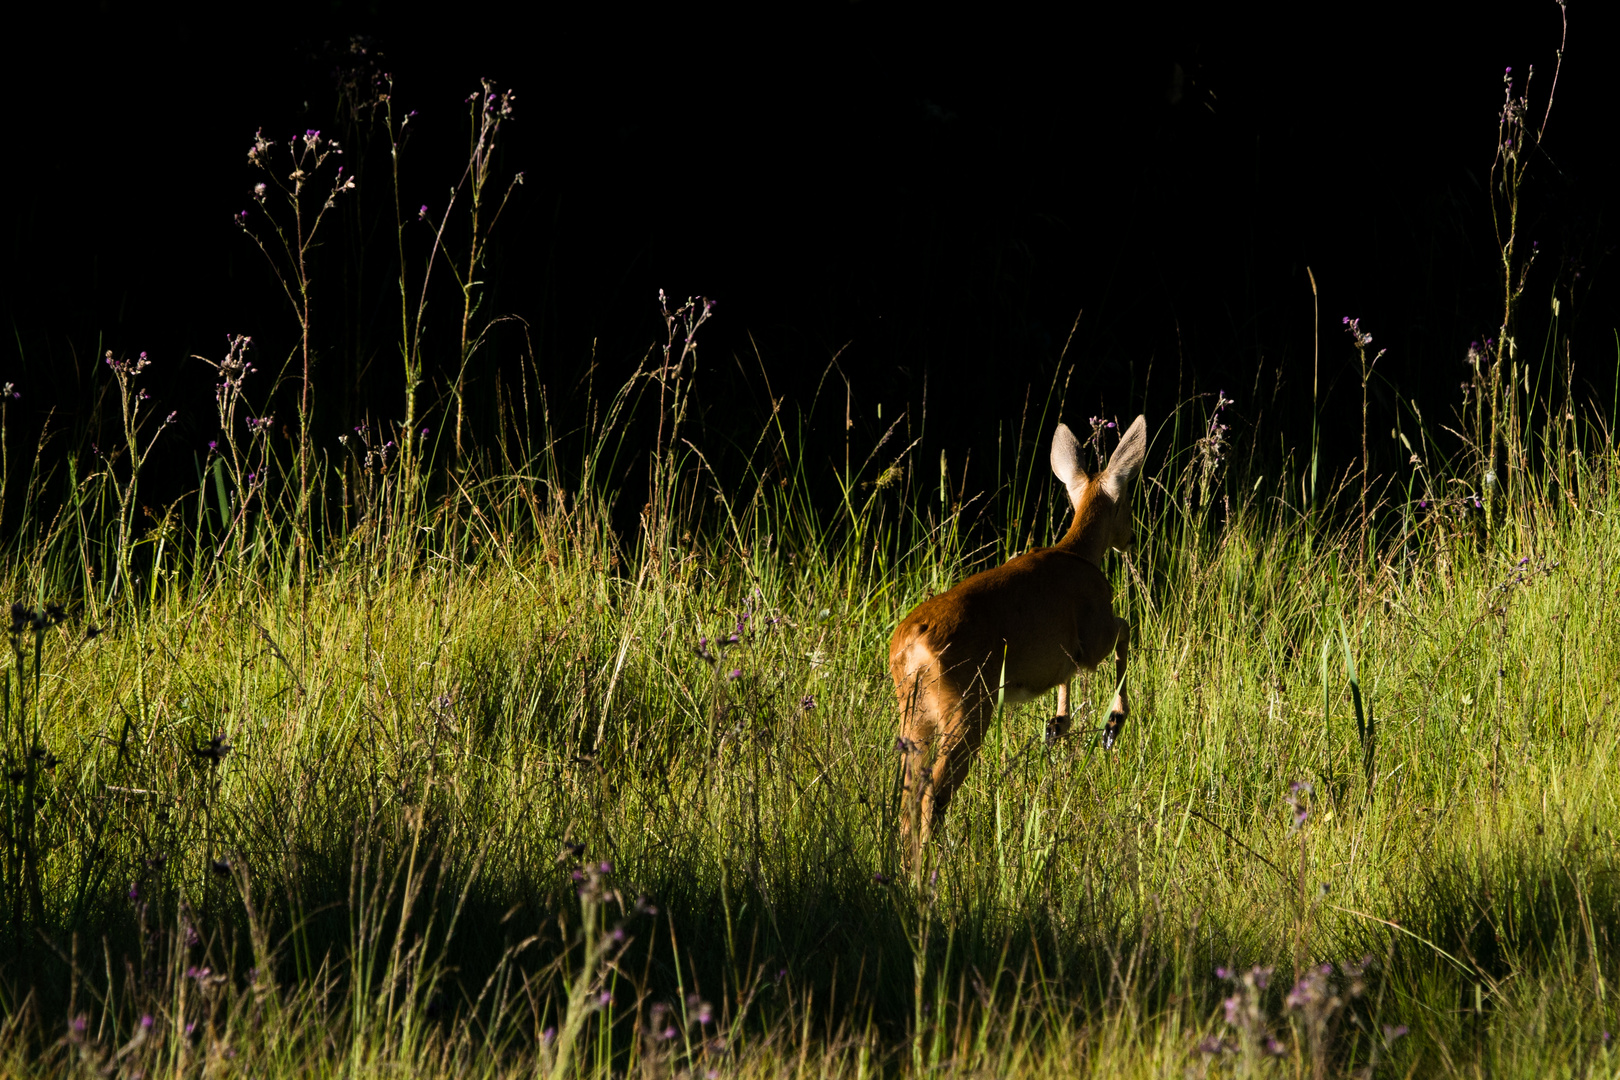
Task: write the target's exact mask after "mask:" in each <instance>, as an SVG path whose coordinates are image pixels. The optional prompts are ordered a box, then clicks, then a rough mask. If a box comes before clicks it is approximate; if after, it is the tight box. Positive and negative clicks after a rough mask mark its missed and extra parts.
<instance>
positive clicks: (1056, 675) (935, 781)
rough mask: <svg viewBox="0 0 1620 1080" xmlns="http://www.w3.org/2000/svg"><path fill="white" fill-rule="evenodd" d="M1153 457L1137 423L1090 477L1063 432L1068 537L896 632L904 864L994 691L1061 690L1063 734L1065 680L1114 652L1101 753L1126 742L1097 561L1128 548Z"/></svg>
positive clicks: (962, 767)
mask: <svg viewBox="0 0 1620 1080" xmlns="http://www.w3.org/2000/svg"><path fill="white" fill-rule="evenodd" d="M1146 453H1147V419H1146V417H1142V416H1138V417H1137V418H1136V420H1135V421H1134V422H1133V423H1132V424H1131V426H1130V429H1129V430H1127V431H1126V432H1125V434H1124V436H1123V437H1122V438H1121V439H1120V440H1119V445H1118V446H1117V447H1115V449H1114V453H1113V456H1112V457H1111V458H1109V461H1108V466H1107V468H1105V469H1104V470H1103V471H1102V472H1101V473H1099V474H1098V475H1096V476H1090V477H1088V476H1087V475H1086V473H1085V470H1083V469H1082V468H1081V467H1080V443H1079V442H1078V440H1076V439H1075V437H1074V432H1072V431H1070V430H1069V429H1068V427H1067V426H1066V425H1064V424H1059V425H1058V426H1057V431H1056V432H1055V433H1054V434H1053V436H1052V471H1053V472H1054V473H1056V474H1057V477H1058V479H1059V480H1061V481H1063V486H1064V487H1065V488H1067V489H1068V493H1069V503H1070V504H1071V505H1072V506H1073V507H1074V520H1073V522H1072V523H1070V525H1069V529H1068V531H1067V532H1066V533H1064V534H1063V538H1062V539H1061V540H1059V541H1058V542H1057V543H1056V544H1055V545H1053V546H1052V547H1049V548H1038V549H1036V550H1035V551H1031V552H1027V553H1025V554H1023V555H1020V556H1018V557H1017V558H1015V559H1013V560H1012V561H1011V562H1008V563H1007V564H1006V565H1004V566H998V567H996V568H995V569H994V570H986V571H984V572H983V573H979V574H974V575H973V576H972V577H970V578H968V579H967V580H966V581H963V582H961V583H960V584H958V585H957V586H955V587H954V588H952V589H951V590H950V591H948V592H943V593H941V594H939V595H938V596H936V597H934V598H933V599H931V600H925V601H923V602H922V603H921V604H919V605H917V607H916V608H914V609H913V610H912V612H911V614H909V615H907V616H906V617H905V618H904V619H902V620H901V621H900V625H899V626H898V627H897V628H896V629H895V632H894V637H893V639H892V640H891V641H890V642H889V674H890V676H891V677H892V678H893V679H894V692H895V696H896V697H897V698H898V699H899V702H900V739H899V748H900V751H901V753H902V754H903V755H904V790H903V792H902V796H901V798H902V803H901V810H900V831H901V842H902V848H901V851H902V855H903V856H904V858H905V860H906V862H907V863H912V862H914V861H915V858H916V855H917V854H918V853H919V852H920V851H921V849H922V845H923V844H925V843H927V842H928V838H929V837H930V836H931V835H932V834H933V832H934V830H935V829H937V828H938V827H939V825H940V823H941V822H942V821H943V820H944V816H945V808H946V807H947V806H949V805H950V801H951V795H952V794H953V793H954V792H955V791H956V788H957V785H959V784H960V783H961V782H962V781H963V780H964V779H965V778H966V777H967V771H968V766H969V764H971V763H972V761H973V755H974V754H975V753H977V752H978V749H979V743H980V742H981V741H982V740H983V738H984V732H985V728H986V727H987V726H988V725H989V723H990V719H991V716H992V715H993V713H994V712H995V708H996V698H997V694H998V691H999V692H1000V693H1002V694H1003V695H1004V696H1005V700H1006V702H1007V704H1009V705H1016V704H1020V703H1022V702H1025V701H1031V700H1033V699H1034V698H1036V697H1038V696H1039V695H1041V694H1044V693H1045V692H1046V691H1048V690H1050V689H1051V688H1052V687H1054V686H1055V687H1057V691H1058V693H1057V715H1056V716H1055V717H1053V718H1052V720H1051V721H1050V723H1049V724H1048V726H1047V732H1048V735H1061V734H1062V733H1064V732H1065V731H1066V730H1067V729H1068V726H1069V680H1070V679H1072V678H1073V677H1074V675H1075V674H1076V673H1077V672H1079V671H1091V670H1093V669H1095V668H1096V667H1097V665H1098V664H1101V663H1102V662H1103V661H1104V660H1106V659H1107V658H1108V654H1109V653H1113V654H1114V672H1115V680H1116V685H1117V687H1118V692H1117V693H1116V694H1115V697H1114V703H1113V706H1112V708H1111V709H1110V710H1109V714H1108V726H1107V727H1106V728H1105V729H1104V732H1103V746H1104V747H1105V748H1108V749H1111V748H1112V747H1113V745H1114V740H1116V739H1117V738H1119V732H1120V729H1121V728H1122V727H1124V725H1125V718H1126V717H1127V716H1129V715H1130V705H1129V701H1128V699H1127V697H1126V694H1125V652H1126V638H1127V637H1128V625H1127V624H1126V622H1125V620H1124V619H1120V618H1116V617H1115V615H1114V608H1113V589H1112V587H1111V586H1110V585H1109V583H1108V578H1107V577H1105V576H1104V575H1103V572H1102V559H1103V555H1104V554H1105V553H1106V552H1107V550H1108V549H1109V548H1111V547H1113V548H1120V549H1122V550H1123V549H1125V548H1128V547H1130V544H1131V505H1130V490H1131V482H1132V481H1133V480H1134V479H1135V478H1136V474H1137V472H1138V471H1140V469H1141V468H1142V459H1143V457H1144V456H1145V455H1146ZM930 766H931V767H930Z"/></svg>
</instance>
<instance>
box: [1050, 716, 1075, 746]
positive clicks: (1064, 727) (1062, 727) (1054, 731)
mask: <svg viewBox="0 0 1620 1080" xmlns="http://www.w3.org/2000/svg"><path fill="white" fill-rule="evenodd" d="M1073 722H1074V721H1073V718H1072V717H1070V716H1068V715H1067V714H1064V715H1061V716H1054V717H1052V719H1050V720H1048V721H1047V722H1046V744H1047V745H1048V746H1050V745H1052V744H1053V743H1055V742H1057V741H1058V740H1059V739H1061V738H1063V736H1065V735H1067V734H1068V733H1069V725H1070V724H1071V723H1073Z"/></svg>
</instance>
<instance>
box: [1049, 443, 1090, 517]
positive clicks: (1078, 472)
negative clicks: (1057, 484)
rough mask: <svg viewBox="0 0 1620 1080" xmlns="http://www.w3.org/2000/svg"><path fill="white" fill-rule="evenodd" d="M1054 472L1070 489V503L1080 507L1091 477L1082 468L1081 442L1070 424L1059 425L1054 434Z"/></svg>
mask: <svg viewBox="0 0 1620 1080" xmlns="http://www.w3.org/2000/svg"><path fill="white" fill-rule="evenodd" d="M1052 471H1053V472H1054V473H1056V474H1057V478H1058V479H1059V480H1061V481H1063V486H1064V487H1065V488H1067V489H1068V492H1069V502H1070V503H1072V504H1073V505H1075V506H1079V505H1080V493H1081V492H1082V491H1084V490H1085V489H1086V484H1087V482H1088V480H1089V477H1087V476H1086V470H1084V469H1082V468H1081V467H1080V440H1078V439H1076V438H1075V437H1074V432H1072V431H1070V430H1069V425H1068V424H1059V425H1058V426H1057V430H1056V431H1054V432H1053V433H1052Z"/></svg>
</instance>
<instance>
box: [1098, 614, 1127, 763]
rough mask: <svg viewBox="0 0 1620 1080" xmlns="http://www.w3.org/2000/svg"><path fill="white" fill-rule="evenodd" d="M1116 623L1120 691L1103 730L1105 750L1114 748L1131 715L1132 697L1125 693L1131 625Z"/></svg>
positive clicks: (1117, 680)
mask: <svg viewBox="0 0 1620 1080" xmlns="http://www.w3.org/2000/svg"><path fill="white" fill-rule="evenodd" d="M1114 622H1115V624H1116V625H1117V628H1118V629H1117V634H1118V636H1117V637H1116V638H1115V639H1114V685H1115V686H1117V687H1118V688H1119V689H1118V690H1117V691H1116V692H1115V694H1114V703H1113V704H1112V705H1110V706H1109V707H1108V726H1107V727H1105V728H1103V749H1104V750H1112V749H1113V748H1114V743H1115V742H1116V741H1118V739H1119V733H1120V730H1121V729H1123V728H1124V727H1125V721H1126V719H1127V718H1128V717H1129V716H1130V715H1131V704H1130V697H1129V696H1128V695H1127V694H1126V692H1125V657H1126V654H1127V652H1128V651H1129V649H1130V639H1131V624H1130V623H1128V622H1126V621H1125V620H1124V619H1115V620H1114Z"/></svg>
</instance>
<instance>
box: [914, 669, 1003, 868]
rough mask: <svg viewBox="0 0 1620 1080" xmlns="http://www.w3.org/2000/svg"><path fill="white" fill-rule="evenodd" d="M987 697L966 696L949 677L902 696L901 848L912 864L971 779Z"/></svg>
mask: <svg viewBox="0 0 1620 1080" xmlns="http://www.w3.org/2000/svg"><path fill="white" fill-rule="evenodd" d="M983 696H984V695H983V694H979V693H974V692H972V691H969V692H968V693H967V694H963V693H961V692H960V691H959V690H957V689H956V688H955V687H953V686H952V685H951V684H950V682H949V681H948V680H940V681H938V682H931V683H930V684H925V685H915V686H914V687H913V686H908V687H907V690H906V691H905V692H902V694H901V704H900V714H901V724H900V731H901V734H900V739H899V750H900V753H901V758H902V777H903V789H902V791H901V796H900V852H901V856H902V857H903V859H904V861H905V863H906V865H907V866H914V865H916V863H917V861H918V856H919V854H920V853H921V850H922V848H923V846H924V845H925V844H927V843H928V841H929V840H930V839H932V838H933V835H934V833H935V832H936V831H937V830H938V829H939V827H940V825H941V824H943V822H944V820H945V810H946V807H948V806H949V805H950V802H951V796H952V795H954V794H955V793H956V789H957V787H959V786H960V785H961V783H962V781H963V780H964V779H966V777H967V772H968V766H969V765H971V764H972V762H973V755H974V754H975V753H976V752H977V751H978V749H979V743H980V742H981V741H982V739H983V737H984V716H983V715H982V714H983V713H984V707H983V701H982V700H980V699H982V698H983Z"/></svg>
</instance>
